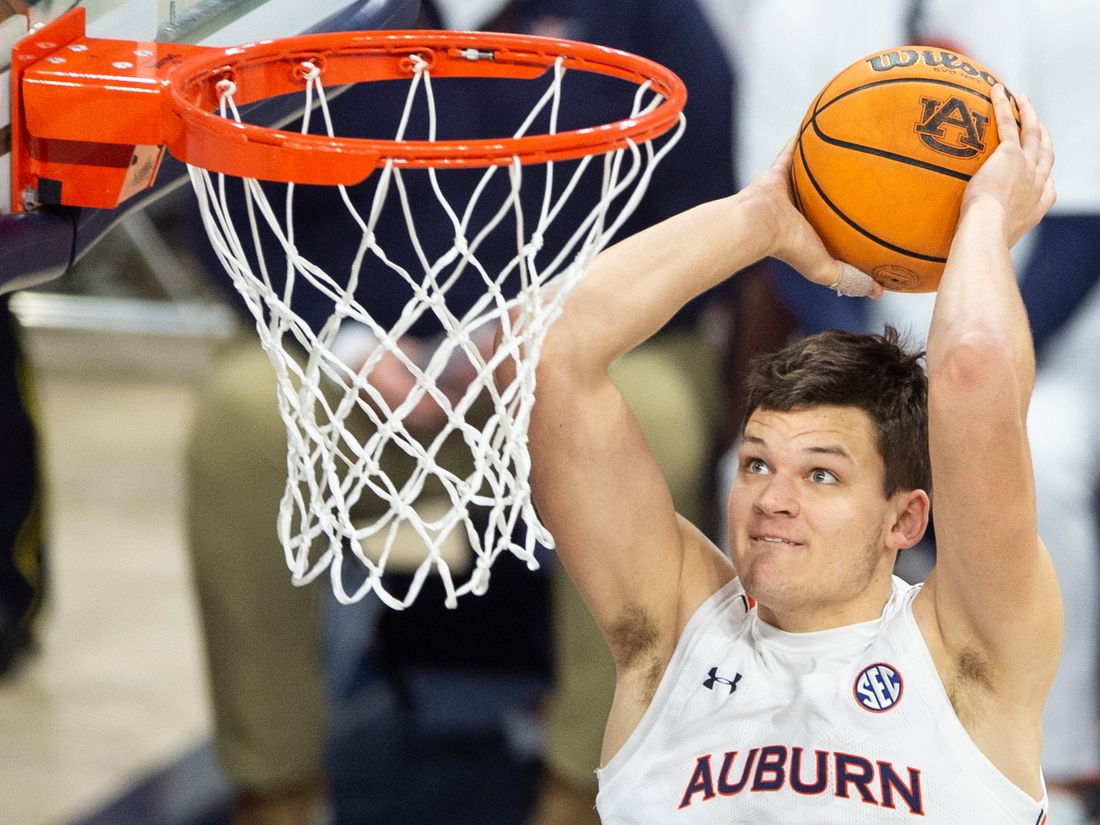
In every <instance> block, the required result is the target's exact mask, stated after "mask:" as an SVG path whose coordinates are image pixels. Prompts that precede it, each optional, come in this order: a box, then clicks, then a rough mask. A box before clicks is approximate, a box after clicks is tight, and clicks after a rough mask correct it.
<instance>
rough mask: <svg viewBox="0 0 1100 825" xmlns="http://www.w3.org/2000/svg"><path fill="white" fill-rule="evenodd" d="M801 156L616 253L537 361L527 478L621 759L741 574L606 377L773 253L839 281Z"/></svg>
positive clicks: (784, 158) (608, 742) (577, 297)
mask: <svg viewBox="0 0 1100 825" xmlns="http://www.w3.org/2000/svg"><path fill="white" fill-rule="evenodd" d="M791 155H792V147H791V146H788V147H787V149H786V150H785V151H784V152H783V154H782V155H780V157H779V159H777V161H776V164H775V165H774V166H773V167H772V168H771V169H769V170H767V171H766V172H764V173H762V174H761V175H759V176H758V177H757V178H756V179H754V180H753V181H752V182H751V183H750V185H749V186H748V187H746V189H744V190H743V191H742V192H740V193H739V194H737V195H735V196H733V197H730V198H725V199H722V200H718V201H712V202H710V203H706V204H703V205H701V206H698V207H696V208H694V209H691V210H689V211H687V212H684V213H682V214H680V215H677V216H675V217H673V218H670V219H669V220H667V221H664V222H662V223H660V224H657V225H656V226H654V227H651V228H650V229H647V230H646V231H644V232H641V233H638V234H637V235H634V236H632V237H630V238H628V239H626V240H625V241H622V242H621V243H619V244H617V245H615V246H614V247H611V248H610V249H608V250H606V251H605V252H603V253H602V254H601V255H599V256H598V257H597V258H596V259H595V260H594V261H593V263H592V264H591V266H590V267H589V271H588V274H587V276H586V277H585V279H584V280H583V281H582V282H581V284H580V285H579V286H578V287H577V288H576V290H575V291H574V293H573V294H572V295H571V296H570V298H569V299H568V300H567V301H566V304H565V307H564V312H563V315H562V317H561V318H560V319H559V320H558V321H556V322H555V323H554V325H553V326H552V327H551V329H550V331H549V333H548V334H547V338H546V341H545V343H544V346H543V350H542V354H541V357H540V362H539V368H538V374H537V382H538V383H537V389H536V402H535V407H534V411H533V413H532V419H531V425H530V430H529V435H530V446H531V456H532V483H533V489H534V493H535V501H536V504H537V506H538V508H539V513H540V516H541V517H542V519H543V521H544V523H545V524H546V526H547V527H548V528H549V529H550V531H551V533H552V534H553V536H554V540H555V544H556V547H557V552H558V555H559V558H560V559H561V561H562V562H563V563H564V564H565V566H566V568H567V570H568V571H569V574H570V576H571V577H572V579H573V581H574V582H575V583H576V585H577V587H578V589H579V590H580V593H581V596H582V597H583V598H584V600H585V602H586V603H587V605H588V607H589V609H590V610H591V612H592V615H593V616H594V618H595V620H596V622H597V624H598V625H599V627H600V629H601V630H602V632H603V634H604V636H605V638H606V639H607V641H608V643H609V645H610V647H611V651H612V654H613V655H614V657H615V661H616V665H617V670H618V688H617V690H616V698H615V708H614V709H613V711H612V716H611V721H610V723H609V726H608V735H607V738H606V739H605V749H604V755H605V758H607V757H609V756H610V755H611V754H612V753H614V752H615V751H616V750H617V749H618V746H619V745H621V743H622V742H623V741H625V738H626V736H627V735H629V733H630V731H631V730H633V728H634V726H635V725H636V724H637V721H638V719H640V717H641V714H642V713H643V712H644V711H645V708H646V707H647V706H648V703H649V700H650V698H651V697H652V693H653V691H654V690H655V689H656V684H657V682H658V681H659V679H660V677H661V675H662V674H663V672H664V669H665V666H666V665H667V663H668V661H669V658H670V657H671V655H672V651H673V649H674V648H675V644H676V641H677V639H678V638H679V635H680V632H681V630H682V628H683V626H684V624H685V623H686V621H687V619H688V618H690V616H691V614H692V613H693V612H694V611H695V610H696V609H697V608H698V607H699V605H700V604H702V602H703V601H705V600H706V599H707V598H708V597H709V596H710V595H711V594H712V593H714V592H715V590H717V589H718V588H719V587H720V586H721V585H722V584H724V583H725V582H727V581H729V579H730V578H731V577H732V576H733V570H732V568H731V566H730V564H729V561H728V560H727V559H726V558H725V557H724V556H723V555H722V554H721V553H719V551H718V550H717V549H716V548H715V547H714V546H713V545H712V544H711V543H710V542H709V541H707V540H706V539H705V538H704V537H703V535H702V534H701V533H700V532H699V531H698V530H696V529H695V528H694V527H692V526H691V525H690V524H689V523H688V522H686V521H684V520H682V519H680V518H679V517H678V516H677V515H676V513H675V511H674V510H673V506H672V499H671V496H670V494H669V491H668V488H667V486H666V485H665V482H664V480H663V478H662V476H661V473H660V471H659V469H658V467H657V464H656V462H655V461H654V459H653V456H652V455H651V453H650V451H649V449H648V447H647V445H646V442H645V439H644V438H643V436H642V433H641V430H640V429H639V427H638V423H637V422H636V421H635V419H634V416H633V414H632V413H631V412H630V410H629V408H628V407H627V406H626V404H625V402H624V401H623V398H622V396H620V394H619V392H618V391H617V390H616V388H615V386H614V385H613V384H612V382H611V380H610V379H609V377H608V367H609V366H610V364H611V363H612V361H614V360H615V359H616V358H618V357H619V356H620V355H622V354H623V353H625V352H627V351H628V350H630V349H631V348H632V347H634V346H636V345H637V344H639V343H641V342H642V341H644V340H645V339H646V338H648V337H649V336H650V335H652V334H654V333H655V332H657V331H658V330H659V329H660V328H661V327H662V326H664V324H665V323H666V322H667V321H668V320H669V319H670V318H671V317H672V315H673V314H674V313H675V312H676V311H677V310H678V309H679V308H680V307H681V306H683V305H684V304H685V303H687V302H688V301H689V300H690V299H692V298H694V297H695V296H696V295H699V294H702V293H703V292H705V291H706V290H707V289H710V288H711V287H712V286H714V285H715V284H717V283H719V282H720V281H722V280H724V279H725V278H727V277H729V276H730V275H731V274H732V273H734V272H737V271H738V270H740V269H742V268H744V267H746V266H748V265H749V264H751V263H753V262H755V261H757V260H759V259H760V258H762V257H765V256H767V255H775V256H778V257H782V258H784V259H785V260H787V261H788V262H789V263H792V264H793V265H795V266H796V267H798V268H799V269H800V271H802V272H804V273H806V274H807V277H809V278H810V279H811V280H815V281H817V282H819V283H822V284H829V285H831V284H833V283H835V282H836V280H837V277H838V274H839V265H838V264H837V262H836V261H834V260H833V259H832V258H831V257H830V256H829V255H828V253H827V252H826V251H825V249H824V246H823V245H822V244H821V241H820V240H819V239H818V238H817V236H816V235H815V234H814V233H813V231H812V230H811V229H810V227H809V225H808V224H806V222H805V220H804V219H803V218H802V216H801V215H800V214H799V213H798V212H797V211H796V210H795V209H794V207H793V206H792V205H791V203H790V199H789V195H788V191H787V175H788V169H789V164H790V160H791Z"/></svg>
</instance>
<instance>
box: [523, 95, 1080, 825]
mask: <svg viewBox="0 0 1100 825" xmlns="http://www.w3.org/2000/svg"><path fill="white" fill-rule="evenodd" d="M993 100H994V106H995V112H996V123H997V128H998V132H999V134H1000V136H1001V143H1000V145H999V146H998V148H997V150H996V151H995V152H994V153H993V154H992V155H991V157H990V158H989V160H988V161H987V162H986V163H985V165H984V166H983V167H982V168H981V169H980V170H979V172H978V173H977V174H976V175H975V176H974V178H973V179H972V180H971V181H970V183H969V185H968V187H967V189H966V192H965V195H964V199H963V204H962V210H961V215H960V219H959V223H958V226H957V229H956V234H955V239H954V242H953V245H952V247H951V253H950V256H949V259H948V263H947V267H946V271H945V272H944V276H943V280H942V283H941V285H940V289H939V293H938V296H937V304H936V311H935V319H934V321H933V325H932V330H931V333H930V336H929V341H928V354H927V379H926V378H925V375H924V371H923V370H922V369H921V367H920V365H919V362H918V358H917V356H915V355H911V354H907V353H906V352H905V351H904V350H902V349H901V348H900V347H899V346H898V345H897V343H896V338H895V336H894V335H892V334H891V333H890V331H888V332H887V334H886V335H884V336H856V335H850V334H848V333H823V334H822V335H820V336H816V337H813V338H810V339H806V340H805V341H803V342H802V343H800V344H796V345H794V346H793V347H791V348H789V349H787V350H785V351H783V352H781V353H779V354H777V355H774V356H768V357H766V358H765V360H763V361H762V362H761V363H760V364H759V366H758V368H757V369H756V371H755V373H754V375H753V376H752V377H751V378H750V389H749V414H748V417H747V420H746V423H745V425H744V431H743V438H742V446H741V449H740V456H739V471H738V474H737V479H736V482H735V485H734V488H733V492H732V493H731V495H730V500H729V518H730V544H731V548H732V549H731V556H732V560H731V559H730V558H726V557H725V556H723V555H722V554H721V553H720V552H719V551H718V550H717V549H716V548H715V547H714V546H713V545H712V544H711V543H710V542H709V541H708V540H707V539H705V538H704V537H703V535H702V534H701V533H700V532H699V531H698V530H696V529H695V528H694V527H693V526H692V525H691V524H689V523H688V522H686V521H685V520H683V519H681V518H679V517H678V516H677V515H676V514H675V512H674V511H673V508H672V505H671V502H670V499H669V495H668V492H667V490H666V489H665V487H664V485H663V483H662V481H661V477H660V475H659V473H658V472H657V469H656V467H655V465H654V463H653V460H652V458H651V457H650V454H649V451H648V449H647V448H646V445H645V442H644V440H643V439H642V437H641V436H640V434H639V431H638V428H637V425H636V424H635V423H634V421H633V419H632V417H631V415H630V412H629V410H628V409H627V408H626V406H625V405H624V404H623V402H622V400H621V398H620V397H619V396H618V394H617V392H616V390H615V388H614V386H613V385H612V384H611V382H610V381H608V379H607V376H606V370H607V367H608V365H609V364H610V363H611V362H612V361H613V360H614V359H615V358H616V357H618V356H619V355H621V354H622V353H624V352H626V351H628V350H629V349H630V348H631V347H633V346H635V345H636V344H638V343H639V342H641V341H643V340H644V339H645V338H646V337H647V336H648V335H649V334H650V333H651V332H652V331H654V330H656V329H658V328H659V327H660V326H661V325H662V324H663V323H664V322H665V320H666V319H667V318H668V317H670V316H671V315H672V313H673V312H675V311H676V309H677V308H678V307H679V306H680V305H682V304H683V303H685V302H686V301H688V300H689V299H690V298H691V297H692V296H694V295H696V294H698V293H700V292H702V291H703V290H705V289H707V288H709V287H711V286H713V285H714V284H715V283H716V282H718V281H720V280H722V279H724V278H725V277H726V276H727V275H728V274H729V273H731V272H736V271H738V270H740V269H741V268H743V267H745V266H746V265H748V264H750V263H752V262H753V261H756V260H758V259H759V258H761V257H762V256H766V255H771V256H775V257H777V258H780V259H782V260H784V261H785V262H787V263H789V264H791V265H792V266H794V267H795V268H796V269H798V270H799V271H800V272H802V273H803V274H804V275H805V276H806V277H807V278H808V279H809V280H811V281H814V282H816V283H820V284H825V285H833V284H835V283H836V282H837V281H838V277H839V275H840V273H841V268H840V266H839V264H838V263H837V262H836V261H834V260H832V259H831V258H830V257H829V256H828V254H827V253H826V252H825V250H824V247H823V246H822V244H821V242H820V240H819V239H818V238H817V237H816V235H815V234H814V233H813V231H812V230H811V229H810V227H809V225H808V224H806V223H805V222H804V220H803V219H802V218H801V216H800V215H799V214H798V213H797V212H796V210H795V209H794V208H793V206H792V205H791V203H790V200H789V196H788V189H787V180H788V169H789V165H790V162H791V157H792V146H793V142H792V144H788V146H787V147H786V149H785V150H784V151H783V152H782V153H781V154H780V156H779V158H778V159H777V160H776V162H775V164H774V165H773V166H772V167H771V168H770V169H769V170H767V171H765V172H764V173H762V174H761V175H759V176H757V177H756V178H755V179H754V180H753V181H752V182H751V183H750V185H749V186H748V187H747V188H746V189H744V190H743V191H742V192H741V193H739V194H738V195H736V196H734V197H732V198H728V199H725V200H721V201H715V202H712V203H709V204H705V205H703V206H700V207H697V208H695V209H692V210H690V211H688V212H685V213H682V214H681V215H679V216H677V217H675V218H672V219H670V220H668V221H665V222H664V223H662V224H659V225H657V226H656V227H654V228H652V229H650V230H647V231H645V232H643V233H641V234H639V235H636V236H634V237H632V238H630V239H628V240H626V241H624V242H622V243H621V244H619V245H617V246H615V247H612V248H611V249H609V250H607V251H606V252H604V253H603V254H602V255H601V256H600V257H599V258H597V259H596V261H595V262H594V263H593V265H592V267H591V269H590V273H589V275H588V277H587V279H586V280H585V281H584V282H583V283H582V285H581V286H580V287H578V289H577V291H576V293H575V294H574V295H573V296H572V297H571V298H570V299H569V301H568V303H567V304H566V307H565V312H564V314H563V316H562V317H561V319H560V320H559V321H558V322H557V323H556V324H555V326H553V327H552V328H551V331H550V333H549V335H548V337H547V339H546V342H545V348H544V351H543V356H542V359H543V360H542V362H541V363H540V366H539V376H538V381H539V384H538V401H537V403H536V406H535V411H534V415H533V418H532V422H531V449H532V459H533V463H534V477H533V483H534V485H535V490H536V495H537V503H538V506H539V508H540V512H541V514H542V516H543V517H544V519H545V522H546V525H547V527H549V528H550V529H551V530H552V532H553V534H554V536H555V538H556V540H557V543H558V551H559V553H560V555H561V558H562V560H563V562H564V563H565V564H566V566H567V568H568V569H569V571H570V574H571V575H572V577H573V579H574V581H575V582H576V583H577V585H578V587H579V589H580V591H581V593H582V595H583V597H584V598H585V600H586V602H587V604H588V606H589V608H590V609H591V611H592V613H593V615H594V617H595V619H596V621H597V623H598V624H599V626H600V627H601V629H602V631H603V633H604V635H605V637H606V638H607V640H608V643H609V644H610V646H611V648H612V652H613V654H614V656H615V659H616V666H617V685H616V693H615V699H614V704H613V707H612V711H611V716H610V719H609V720H608V725H607V729H606V733H605V737H604V749H603V758H602V764H603V768H602V769H601V771H600V795H599V797H598V803H597V804H598V808H599V810H600V814H601V816H602V819H603V821H604V822H605V823H606V825H613V824H614V823H642V822H654V823H667V822H673V821H675V822H678V823H703V822H708V823H709V822H718V821H725V822H752V823H761V824H763V823H780V822H783V823H790V822H814V823H815V824H817V825H823V824H824V823H880V822H899V821H917V820H916V819H912V820H911V819H910V817H911V816H913V817H916V816H923V817H926V818H925V819H924V820H923V821H926V822H937V823H942V822H961V821H963V820H964V818H965V821H966V822H967V823H969V824H970V825H978V823H990V825H992V824H993V823H997V824H998V825H1004V823H1020V825H1036V823H1040V822H1042V820H1043V818H1044V816H1045V806H1046V794H1045V788H1044V784H1043V779H1042V774H1041V771H1040V767H1039V754H1040V748H1041V739H1042V734H1041V724H1040V717H1041V713H1042V707H1043V702H1044V699H1045V697H1046V694H1047V691H1048V689H1049V687H1050V684H1051V681H1052V679H1053V677H1054V673H1055V670H1056V668H1057V665H1058V658H1059V650H1060V645H1061V624H1062V610H1061V600H1060V596H1059V592H1058V585H1057V582H1056V580H1055V576H1054V571H1053V569H1052V566H1051V562H1050V558H1049V556H1048V554H1047V551H1046V549H1045V548H1044V546H1043V545H1042V542H1041V541H1040V540H1039V538H1038V536H1037V533H1036V526H1035V500H1034V487H1033V482H1032V476H1031V464H1030V456H1029V453H1028V442H1027V434H1026V432H1025V426H1024V421H1025V418H1026V413H1027V406H1028V400H1029V397H1030V393H1031V385H1032V379H1033V375H1034V355H1033V350H1032V346H1031V340H1030V336H1029V332H1028V325H1027V319H1026V316H1025V314H1024V311H1023V306H1022V304H1021V301H1020V296H1019V292H1018V290H1017V287H1016V280H1015V278H1014V276H1013V272H1012V267H1011V263H1010V261H1009V256H1008V250H1009V249H1010V247H1011V246H1012V245H1013V244H1014V243H1015V242H1016V241H1017V240H1018V239H1019V238H1020V236H1021V235H1022V234H1023V233H1024V232H1025V231H1026V230H1027V229H1029V228H1030V227H1032V226H1034V225H1035V224H1036V223H1037V222H1038V220H1039V219H1040V218H1041V217H1042V215H1043V213H1044V212H1046V210H1047V209H1048V208H1049V207H1050V205H1051V204H1052V203H1053V201H1054V188H1053V183H1052V181H1051V179H1050V170H1051V166H1052V164H1053V150H1052V148H1051V142H1050V137H1049V135H1048V134H1047V132H1046V130H1045V129H1044V128H1043V127H1042V126H1041V125H1040V124H1039V122H1038V120H1037V118H1036V115H1035V112H1034V109H1033V108H1032V107H1031V105H1030V103H1028V102H1027V100H1026V99H1024V98H1021V99H1020V100H1019V103H1020V111H1021V123H1022V126H1021V128H1020V130H1019V131H1017V127H1016V124H1015V122H1014V120H1013V116H1012V113H1011V108H1010V106H1009V104H1008V102H1007V98H1006V95H1005V92H1004V89H1003V88H1002V87H1000V86H997V87H995V89H994V90H993ZM875 292H877V293H878V294H881V291H880V289H879V288H878V287H876V288H875ZM933 479H934V481H935V491H936V501H937V508H936V524H937V541H938V548H939V564H938V566H937V568H936V569H935V570H934V571H933V572H932V574H931V575H930V576H929V578H928V580H927V581H926V582H925V584H924V585H923V587H920V586H917V587H913V588H910V587H908V586H907V585H905V584H903V583H902V582H901V581H900V580H899V579H893V578H892V576H891V571H892V568H893V565H894V560H895V558H896V556H897V553H898V551H899V550H901V549H903V548H906V547H909V546H911V545H913V544H915V543H916V542H917V541H918V540H919V539H920V537H921V535H922V534H923V532H924V530H925V526H926V524H927V520H928V514H929V508H930V506H931V503H930V494H931V492H932V487H933V485H932V481H933Z"/></svg>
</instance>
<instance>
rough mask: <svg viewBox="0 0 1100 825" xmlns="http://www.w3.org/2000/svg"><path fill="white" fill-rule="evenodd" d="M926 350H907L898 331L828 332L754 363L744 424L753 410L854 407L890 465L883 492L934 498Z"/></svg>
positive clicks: (886, 473) (885, 460) (886, 471)
mask: <svg viewBox="0 0 1100 825" xmlns="http://www.w3.org/2000/svg"><path fill="white" fill-rule="evenodd" d="M923 358H924V353H923V352H909V351H907V349H906V346H905V343H904V342H902V341H901V340H900V336H899V335H898V331H897V330H896V329H894V328H893V327H891V326H887V327H886V329H885V331H884V332H883V334H882V335H856V334H855V333H851V332H844V331H843V330H839V329H830V330H827V331H825V332H822V333H819V334H817V335H811V336H809V337H807V338H803V339H802V340H800V341H797V342H795V343H794V344H792V345H790V346H789V347H787V348H785V349H783V350H780V351H779V352H776V353H771V354H768V355H763V356H760V357H759V358H757V359H756V360H755V361H754V362H753V364H752V366H751V367H750V370H749V374H748V377H747V378H746V403H745V418H744V421H743V423H742V424H741V432H742V434H744V431H745V425H746V424H747V423H748V420H749V418H750V417H751V416H752V414H753V413H754V412H755V411H756V410H774V411H776V412H789V411H791V410H795V409H798V408H801V407H819V406H825V405H829V406H839V407H857V408H858V409H861V410H863V411H864V412H865V413H867V415H868V416H870V418H871V423H872V425H873V426H874V428H875V432H876V434H877V445H876V446H877V447H878V451H879V455H881V456H882V461H883V464H884V465H885V474H884V477H883V493H884V495H885V496H886V498H890V497H891V496H892V495H894V493H896V492H898V491H899V490H924V491H925V492H926V493H928V495H929V496H931V495H932V462H931V459H930V458H929V456H928V378H927V376H926V375H925V372H924V366H923V365H922V364H921V359H923Z"/></svg>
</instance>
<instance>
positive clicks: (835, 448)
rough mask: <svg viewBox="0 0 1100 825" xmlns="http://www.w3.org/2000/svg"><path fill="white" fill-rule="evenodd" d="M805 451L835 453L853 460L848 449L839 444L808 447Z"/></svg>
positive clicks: (847, 459)
mask: <svg viewBox="0 0 1100 825" xmlns="http://www.w3.org/2000/svg"><path fill="white" fill-rule="evenodd" d="M803 452H806V453H815V454H818V455H835V456H837V457H838V458H843V459H844V460H845V461H852V460H853V459H852V455H851V453H849V452H848V451H847V450H845V449H844V448H843V447H841V446H839V445H832V444H823V445H819V446H814V447H807V448H806V449H805V450H803Z"/></svg>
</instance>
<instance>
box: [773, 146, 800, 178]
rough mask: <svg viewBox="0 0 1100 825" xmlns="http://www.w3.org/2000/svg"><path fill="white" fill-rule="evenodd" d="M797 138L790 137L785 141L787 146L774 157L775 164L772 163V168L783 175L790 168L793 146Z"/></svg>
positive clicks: (792, 158)
mask: <svg viewBox="0 0 1100 825" xmlns="http://www.w3.org/2000/svg"><path fill="white" fill-rule="evenodd" d="M796 140H797V137H792V138H791V139H790V140H788V141H787V145H786V146H784V147H783V149H782V151H780V153H779V154H778V155H776V157H775V162H774V163H772V168H773V169H777V170H780V171H782V172H784V173H786V172H788V171H789V170H790V168H791V162H792V161H793V160H794V144H795V141H796Z"/></svg>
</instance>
